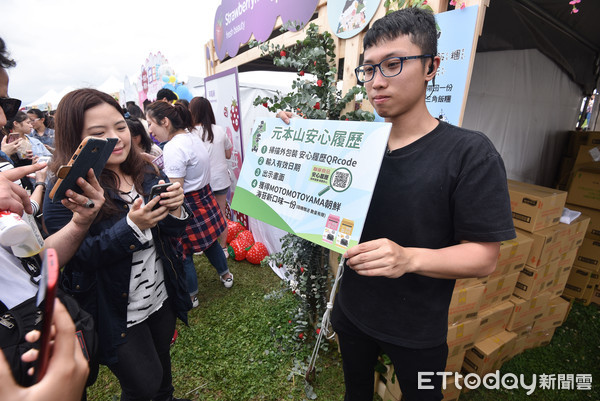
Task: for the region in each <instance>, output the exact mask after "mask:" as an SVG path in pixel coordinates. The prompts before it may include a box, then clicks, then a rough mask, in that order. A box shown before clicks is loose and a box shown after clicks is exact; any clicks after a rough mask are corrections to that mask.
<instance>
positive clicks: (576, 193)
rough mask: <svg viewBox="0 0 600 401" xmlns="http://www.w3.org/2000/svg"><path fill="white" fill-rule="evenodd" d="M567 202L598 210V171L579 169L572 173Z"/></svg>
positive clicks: (599, 184)
mask: <svg viewBox="0 0 600 401" xmlns="http://www.w3.org/2000/svg"><path fill="white" fill-rule="evenodd" d="M567 202H568V203H572V204H574V205H579V206H585V207H589V208H591V209H600V169H581V170H577V171H575V172H573V176H572V178H571V183H570V184H569V192H568V196H567Z"/></svg>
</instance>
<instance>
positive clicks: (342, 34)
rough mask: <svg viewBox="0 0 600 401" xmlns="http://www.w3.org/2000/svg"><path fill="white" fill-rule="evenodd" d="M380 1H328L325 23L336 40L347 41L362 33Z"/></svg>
mask: <svg viewBox="0 0 600 401" xmlns="http://www.w3.org/2000/svg"><path fill="white" fill-rule="evenodd" d="M379 2H380V0H329V1H328V2H327V22H328V23H329V29H330V30H331V32H333V33H334V35H336V36H337V37H338V38H342V39H349V38H351V37H353V36H356V35H358V34H359V33H360V32H362V31H363V30H364V29H365V28H366V27H367V24H368V23H369V22H370V21H371V19H372V18H373V16H374V15H375V12H376V11H377V8H378V7H379Z"/></svg>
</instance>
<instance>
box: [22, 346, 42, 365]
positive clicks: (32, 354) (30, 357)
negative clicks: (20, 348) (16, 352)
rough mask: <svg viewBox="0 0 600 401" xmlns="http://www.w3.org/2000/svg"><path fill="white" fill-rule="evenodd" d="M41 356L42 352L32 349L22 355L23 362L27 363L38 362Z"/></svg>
mask: <svg viewBox="0 0 600 401" xmlns="http://www.w3.org/2000/svg"><path fill="white" fill-rule="evenodd" d="M39 355H40V351H38V350H37V349H35V348H31V349H30V350H29V351H27V352H24V353H23V355H21V360H22V361H23V362H25V363H29V362H34V361H37V359H38V356H39Z"/></svg>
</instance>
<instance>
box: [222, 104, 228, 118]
mask: <svg viewBox="0 0 600 401" xmlns="http://www.w3.org/2000/svg"><path fill="white" fill-rule="evenodd" d="M223 115H224V116H225V117H229V113H228V112H227V106H225V107H223Z"/></svg>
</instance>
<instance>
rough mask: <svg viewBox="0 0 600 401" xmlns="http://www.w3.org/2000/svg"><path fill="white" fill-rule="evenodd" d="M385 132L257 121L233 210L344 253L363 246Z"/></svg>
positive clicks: (379, 126) (351, 124)
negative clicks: (357, 246) (362, 234)
mask: <svg viewBox="0 0 600 401" xmlns="http://www.w3.org/2000/svg"><path fill="white" fill-rule="evenodd" d="M390 129H391V124H390V123H373V122H359V121H330V120H306V119H300V118H295V119H292V120H291V122H290V125H286V124H285V123H283V121H281V119H279V118H264V119H261V118H257V120H256V121H255V123H254V127H253V128H252V132H251V141H250V143H247V144H246V148H245V159H244V165H243V166H242V171H241V173H240V177H239V180H238V185H237V188H236V191H235V195H234V197H233V202H232V204H231V208H232V209H235V210H237V211H239V212H242V213H245V214H247V215H249V216H252V217H254V218H256V219H258V220H261V221H263V222H265V223H268V224H270V225H272V226H275V227H278V228H280V229H282V230H285V231H287V232H290V233H293V234H295V235H297V236H299V237H302V238H304V239H306V240H309V241H311V242H313V243H315V244H318V245H321V246H324V247H326V248H329V249H332V250H334V251H336V252H340V253H343V252H344V251H345V250H346V249H347V248H349V247H352V246H354V245H356V244H358V241H359V240H360V235H361V233H362V230H363V227H364V221H365V218H366V215H367V211H368V209H369V204H370V203H371V196H372V193H373V188H374V187H375V182H376V180H377V176H378V174H379V168H380V166H381V161H382V159H383V154H384V152H385V149H386V145H387V140H388V137H389V134H390Z"/></svg>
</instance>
